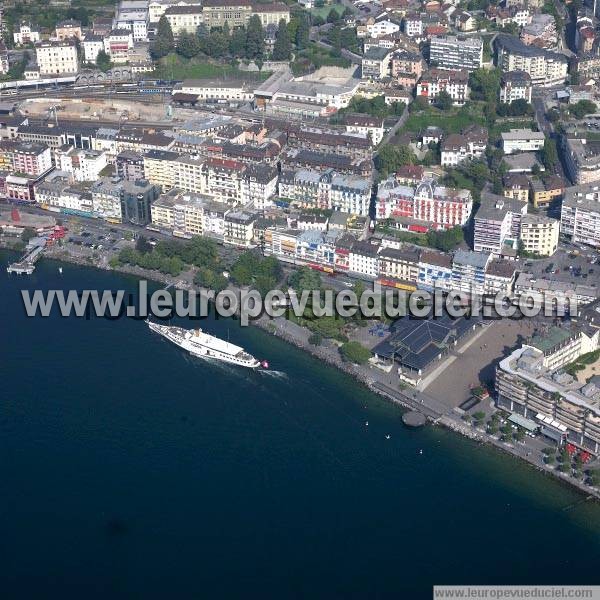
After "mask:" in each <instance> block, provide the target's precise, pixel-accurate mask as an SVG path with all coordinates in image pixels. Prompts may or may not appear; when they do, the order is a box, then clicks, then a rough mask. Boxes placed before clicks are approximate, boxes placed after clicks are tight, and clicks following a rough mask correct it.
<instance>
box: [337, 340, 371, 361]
mask: <svg viewBox="0 0 600 600" xmlns="http://www.w3.org/2000/svg"><path fill="white" fill-rule="evenodd" d="M340 354H341V355H342V358H343V359H344V360H345V361H346V362H352V363H356V364H358V365H362V364H364V363H366V362H367V361H368V360H369V358H371V352H370V351H369V350H367V348H365V347H364V346H363V345H361V344H359V343H358V342H346V343H345V344H342V345H341V346H340Z"/></svg>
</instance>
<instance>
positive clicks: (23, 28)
mask: <svg viewBox="0 0 600 600" xmlns="http://www.w3.org/2000/svg"><path fill="white" fill-rule="evenodd" d="M40 39H41V38H40V32H39V31H36V30H35V29H33V27H32V25H31V24H30V23H21V25H20V27H19V31H15V32H14V33H13V40H14V42H15V44H17V45H19V46H24V45H25V44H35V43H37V42H39V41H40Z"/></svg>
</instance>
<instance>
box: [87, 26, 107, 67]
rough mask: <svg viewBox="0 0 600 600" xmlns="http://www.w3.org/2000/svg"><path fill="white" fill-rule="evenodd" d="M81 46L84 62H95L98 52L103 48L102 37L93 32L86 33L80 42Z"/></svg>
mask: <svg viewBox="0 0 600 600" xmlns="http://www.w3.org/2000/svg"><path fill="white" fill-rule="evenodd" d="M81 48H82V50H83V60H84V62H87V63H95V62H96V60H98V54H100V52H101V51H102V50H104V38H103V37H101V36H99V35H94V34H93V33H86V34H85V38H84V39H83V41H82V42H81ZM107 54H108V53H107Z"/></svg>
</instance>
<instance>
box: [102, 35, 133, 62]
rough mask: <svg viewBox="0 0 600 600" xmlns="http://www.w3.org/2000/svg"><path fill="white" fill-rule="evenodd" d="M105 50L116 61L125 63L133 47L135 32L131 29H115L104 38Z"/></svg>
mask: <svg viewBox="0 0 600 600" xmlns="http://www.w3.org/2000/svg"><path fill="white" fill-rule="evenodd" d="M103 43H104V52H106V54H108V56H110V60H111V61H112V62H114V63H117V64H121V63H125V62H127V60H128V57H129V50H130V49H131V48H133V33H132V32H131V30H130V29H124V28H121V29H113V30H112V31H111V32H110V33H109V34H108V35H107V36H106V37H105V38H104V41H103Z"/></svg>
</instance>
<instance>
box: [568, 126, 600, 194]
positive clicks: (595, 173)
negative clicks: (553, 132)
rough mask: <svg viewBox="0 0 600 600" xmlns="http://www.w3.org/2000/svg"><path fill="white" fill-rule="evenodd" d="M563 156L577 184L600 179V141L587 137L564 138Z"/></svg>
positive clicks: (572, 179)
mask: <svg viewBox="0 0 600 600" xmlns="http://www.w3.org/2000/svg"><path fill="white" fill-rule="evenodd" d="M563 148H564V152H563V157H564V161H565V167H566V171H567V173H568V175H569V178H570V179H571V181H574V182H575V183H576V184H577V185H581V184H587V183H591V182H593V181H597V180H598V179H600V141H599V140H592V139H589V140H588V139H586V138H585V137H568V136H566V138H563Z"/></svg>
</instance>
